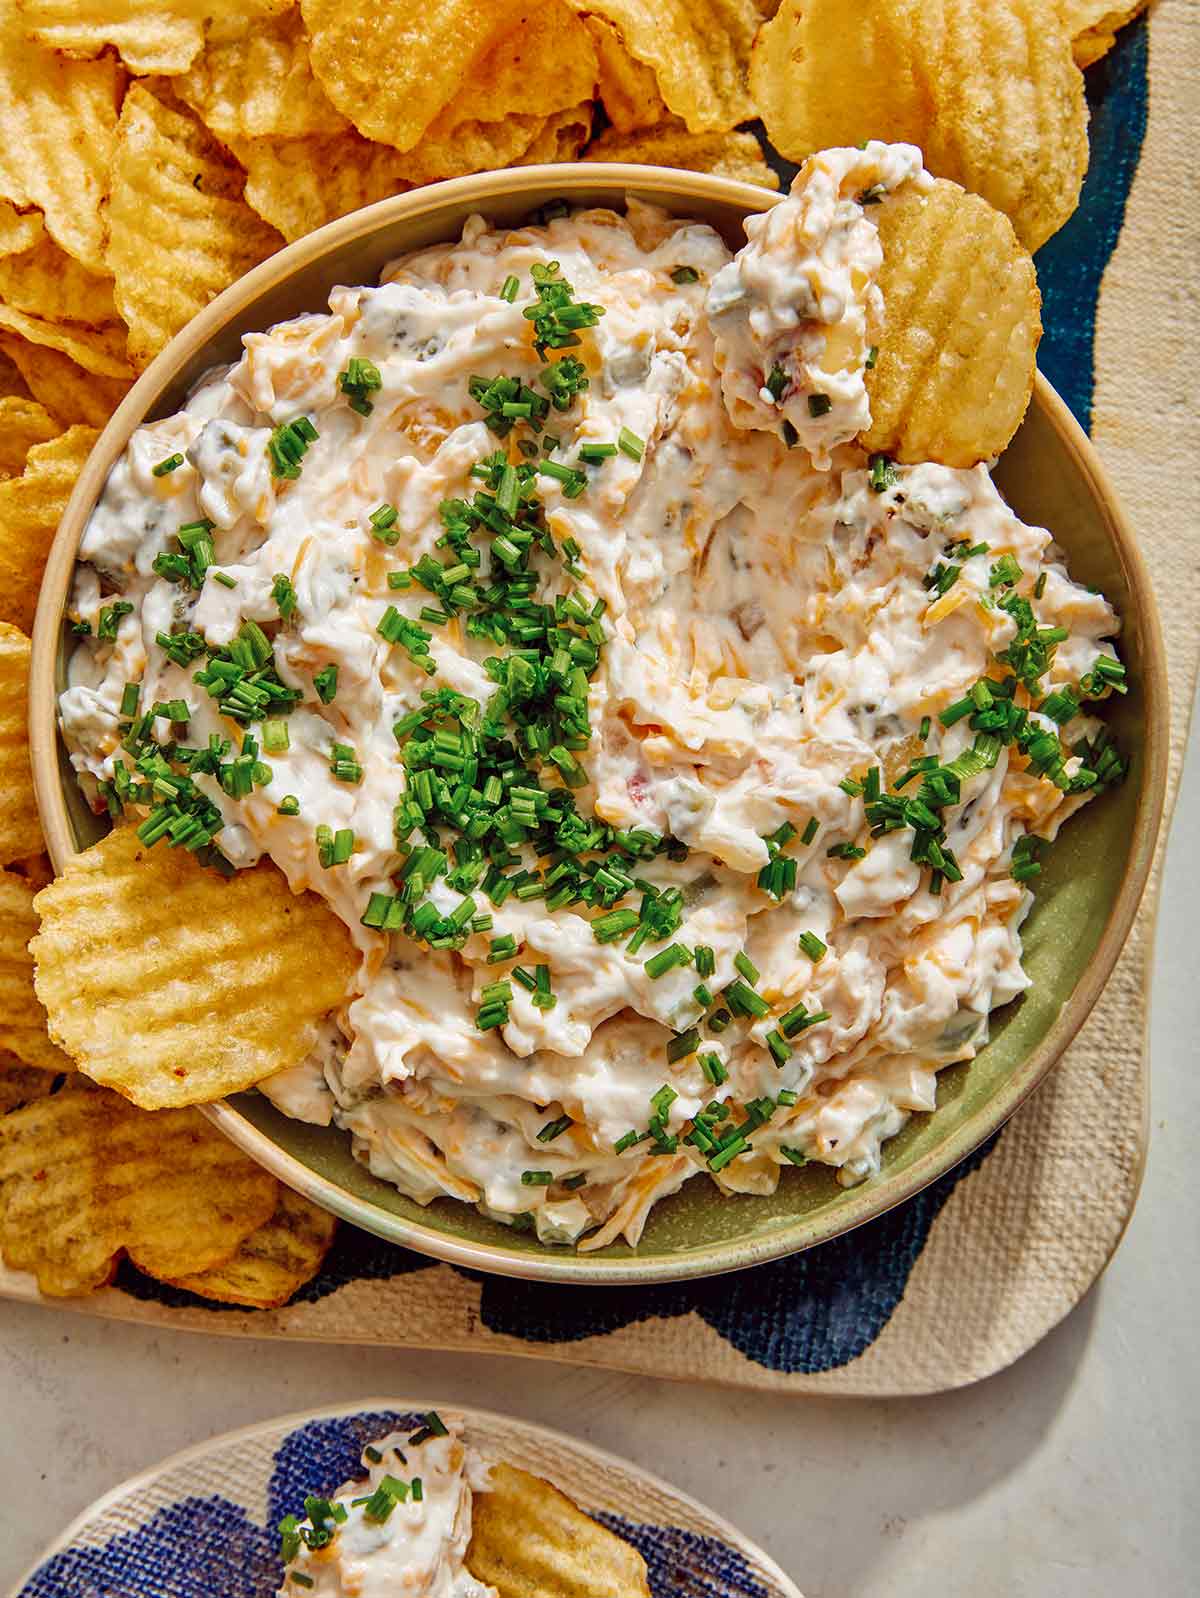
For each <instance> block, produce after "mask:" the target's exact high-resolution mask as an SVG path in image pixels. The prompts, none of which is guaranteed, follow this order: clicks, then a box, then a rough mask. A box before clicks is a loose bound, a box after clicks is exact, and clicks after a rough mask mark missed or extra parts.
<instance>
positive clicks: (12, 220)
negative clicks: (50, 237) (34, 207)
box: [0, 200, 46, 255]
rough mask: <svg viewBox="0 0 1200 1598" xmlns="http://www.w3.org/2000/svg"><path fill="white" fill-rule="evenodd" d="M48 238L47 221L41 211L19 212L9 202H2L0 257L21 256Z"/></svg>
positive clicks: (0, 211) (0, 204) (0, 207)
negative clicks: (24, 251)
mask: <svg viewBox="0 0 1200 1598" xmlns="http://www.w3.org/2000/svg"><path fill="white" fill-rule="evenodd" d="M45 236H46V220H45V218H44V217H43V216H42V213H41V212H40V211H18V210H17V208H16V206H15V205H13V204H12V202H11V201H9V200H0V255H20V254H21V252H22V251H23V250H32V249H33V247H34V245H35V244H37V243H38V242H39V241H40V240H41V239H43V238H44V237H45Z"/></svg>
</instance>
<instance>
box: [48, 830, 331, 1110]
mask: <svg viewBox="0 0 1200 1598" xmlns="http://www.w3.org/2000/svg"><path fill="white" fill-rule="evenodd" d="M37 910H38V914H39V915H40V916H41V918H42V926H41V931H40V932H39V933H38V935H37V937H36V939H35V940H34V943H33V955H34V959H35V961H36V963H37V977H36V984H37V992H38V996H39V998H40V999H41V1001H42V1003H43V1004H44V1005H45V1006H46V1010H47V1012H48V1015H49V1021H50V1035H51V1037H52V1038H53V1040H54V1041H55V1042H56V1043H57V1044H59V1045H60V1047H62V1048H63V1049H65V1050H66V1052H67V1053H68V1054H70V1055H71V1056H72V1057H73V1058H74V1059H75V1061H76V1062H77V1064H78V1065H79V1068H80V1070H82V1071H85V1072H86V1073H87V1074H88V1076H90V1077H92V1078H93V1079H94V1080H95V1081H97V1082H101V1083H103V1084H104V1085H105V1086H106V1087H113V1088H116V1089H117V1090H118V1092H121V1093H124V1094H125V1095H126V1097H127V1098H129V1099H132V1100H133V1102H134V1103H135V1104H139V1105H141V1106H142V1108H143V1109H148V1110H157V1109H162V1108H165V1107H168V1106H178V1105H183V1104H206V1103H209V1102H211V1101H212V1100H214V1099H220V1098H224V1097H225V1095H226V1094H228V1093H237V1092H240V1091H241V1089H243V1088H247V1087H250V1086H251V1085H252V1084H253V1083H255V1082H259V1081H261V1080H262V1078H263V1077H265V1076H271V1075H272V1074H273V1073H274V1072H276V1071H283V1070H286V1068H287V1067H288V1066H290V1065H295V1064H296V1063H297V1061H299V1060H300V1059H302V1058H303V1056H304V1055H305V1054H306V1053H307V1052H308V1050H309V1049H310V1047H311V1046H312V1043H313V1041H314V1038H315V1035H316V1027H315V1023H316V1022H317V1021H318V1020H320V1018H321V1017H322V1016H324V1015H327V1014H328V1012H329V1011H330V1010H332V1009H333V1008H334V1007H335V1006H337V1005H339V1004H341V1003H342V1002H343V1000H344V999H346V998H347V997H348V996H349V993H350V989H351V983H352V981H353V978H354V973H355V970H356V969H357V965H358V961H357V957H356V956H355V953H354V947H353V944H352V942H351V939H350V934H349V932H348V931H347V930H346V927H345V925H344V924H343V923H342V922H341V921H340V920H339V919H338V918H337V916H335V915H334V913H333V911H332V910H330V909H329V908H328V907H327V906H326V905H325V904H324V903H323V902H322V901H321V900H320V899H318V898H317V896H316V894H313V893H302V894H293V893H292V892H291V891H290V889H289V888H288V886H287V882H286V881H285V879H284V877H283V875H282V874H281V873H280V872H279V871H278V870H277V869H276V867H275V866H273V865H269V864H263V865H259V866H253V867H251V868H250V869H248V870H244V871H236V872H234V874H233V876H232V877H230V878H228V879H227V878H225V877H223V876H221V875H220V874H219V873H218V872H217V871H214V870H212V869H210V868H208V867H205V866H202V865H201V864H200V862H199V861H198V860H197V859H196V858H195V857H194V856H193V855H191V854H189V853H188V852H187V850H185V849H171V848H168V847H167V846H166V845H164V844H159V845H157V846H156V847H153V848H147V847H146V845H145V844H143V843H142V842H141V841H140V840H139V838H138V836H137V829H136V828H134V827H120V828H118V829H117V831H115V832H113V833H110V834H109V836H108V837H107V838H104V839H102V840H101V842H100V843H98V844H96V845H94V846H93V847H92V848H91V849H86V850H85V851H84V852H83V853H82V854H80V855H76V856H75V857H74V859H73V860H71V861H70V862H69V864H68V865H67V868H66V870H65V871H64V872H63V874H62V876H60V877H59V878H58V879H57V880H56V881H54V882H52V883H51V884H50V886H49V887H48V888H43V890H42V892H41V893H40V894H39V895H38V899H37Z"/></svg>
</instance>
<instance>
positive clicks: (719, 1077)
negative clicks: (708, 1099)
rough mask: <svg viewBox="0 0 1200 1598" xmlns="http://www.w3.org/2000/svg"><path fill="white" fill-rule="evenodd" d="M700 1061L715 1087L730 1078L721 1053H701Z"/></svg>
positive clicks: (701, 1066)
mask: <svg viewBox="0 0 1200 1598" xmlns="http://www.w3.org/2000/svg"><path fill="white" fill-rule="evenodd" d="M698 1063H699V1066H700V1069H701V1070H702V1071H703V1072H704V1075H705V1076H706V1077H707V1078H708V1080H709V1081H710V1082H711V1083H712V1084H713V1086H714V1087H720V1085H721V1083H722V1082H727V1081H728V1080H729V1072H728V1071H727V1070H726V1069H725V1066H724V1063H723V1062H722V1060H721V1056H720V1055H719V1054H701V1055H700V1056H699V1059H698Z"/></svg>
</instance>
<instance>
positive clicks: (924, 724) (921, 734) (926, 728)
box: [917, 716, 933, 743]
mask: <svg viewBox="0 0 1200 1598" xmlns="http://www.w3.org/2000/svg"><path fill="white" fill-rule="evenodd" d="M932 730H933V722H932V721H931V720H930V719H929V717H928V716H922V717H921V726H920V729H919V731H918V733H917V737H918V738H919V739H920V740H921V742H922V743H924V742H925V740H926V739H927V738H928V737H929V734H930V732H931V731H932Z"/></svg>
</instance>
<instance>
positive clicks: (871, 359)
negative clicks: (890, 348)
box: [863, 344, 879, 372]
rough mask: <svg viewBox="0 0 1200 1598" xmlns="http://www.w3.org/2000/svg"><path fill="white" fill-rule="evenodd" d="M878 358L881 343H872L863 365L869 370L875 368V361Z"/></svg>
mask: <svg viewBox="0 0 1200 1598" xmlns="http://www.w3.org/2000/svg"><path fill="white" fill-rule="evenodd" d="M878 359H879V345H878V344H872V345H871V348H870V349H869V350H868V351H867V358H866V360H865V361H864V362H863V365H864V366H865V367H866V369H867V371H868V372H870V371H873V370H874V367H875V362H876V361H877V360H878Z"/></svg>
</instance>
